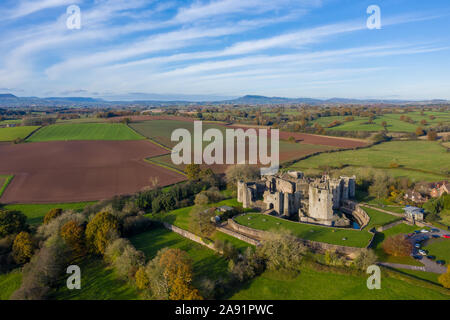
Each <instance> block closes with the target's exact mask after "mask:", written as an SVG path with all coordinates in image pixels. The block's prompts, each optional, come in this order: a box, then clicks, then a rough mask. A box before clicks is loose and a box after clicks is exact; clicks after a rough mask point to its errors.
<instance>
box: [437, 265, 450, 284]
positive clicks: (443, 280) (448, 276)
mask: <svg viewBox="0 0 450 320" xmlns="http://www.w3.org/2000/svg"><path fill="white" fill-rule="evenodd" d="M438 280H439V283H440V284H442V285H443V286H444V288H447V289H450V266H448V267H447V272H446V273H444V274H442V275H441V276H439V278H438Z"/></svg>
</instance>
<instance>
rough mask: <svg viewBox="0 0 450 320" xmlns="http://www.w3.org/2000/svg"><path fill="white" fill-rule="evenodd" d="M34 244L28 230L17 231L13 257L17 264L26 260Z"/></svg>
mask: <svg viewBox="0 0 450 320" xmlns="http://www.w3.org/2000/svg"><path fill="white" fill-rule="evenodd" d="M33 251H34V245H33V239H32V238H31V235H30V234H29V233H28V232H23V231H22V232H21V233H19V234H18V235H17V236H16V238H15V239H14V244H13V257H14V261H15V262H16V263H17V264H24V263H26V262H28V261H29V260H30V259H31V257H32V256H33Z"/></svg>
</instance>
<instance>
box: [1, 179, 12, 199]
mask: <svg viewBox="0 0 450 320" xmlns="http://www.w3.org/2000/svg"><path fill="white" fill-rule="evenodd" d="M12 179H13V176H7V175H0V197H1V196H2V194H3V192H5V190H6V188H7V187H8V185H9V184H10V183H11V181H12Z"/></svg>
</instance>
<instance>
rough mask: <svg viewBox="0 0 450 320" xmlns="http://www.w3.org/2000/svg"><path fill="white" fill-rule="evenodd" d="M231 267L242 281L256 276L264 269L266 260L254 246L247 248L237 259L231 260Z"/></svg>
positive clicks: (233, 272)
mask: <svg viewBox="0 0 450 320" xmlns="http://www.w3.org/2000/svg"><path fill="white" fill-rule="evenodd" d="M229 269H230V271H231V274H232V275H233V277H234V278H235V279H237V280H238V281H240V282H244V281H247V280H249V279H252V278H254V277H255V276H257V275H258V274H260V273H261V272H262V271H263V270H264V260H263V259H262V258H261V257H260V256H258V254H257V253H256V252H255V250H254V249H252V248H247V249H246V250H245V252H244V254H243V255H241V256H240V257H239V259H237V261H233V260H230V263H229Z"/></svg>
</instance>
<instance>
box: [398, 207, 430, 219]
mask: <svg viewBox="0 0 450 320" xmlns="http://www.w3.org/2000/svg"><path fill="white" fill-rule="evenodd" d="M403 210H404V211H405V219H406V220H407V221H410V222H412V223H415V222H416V221H423V219H424V215H425V214H424V210H423V209H421V208H417V207H413V206H406V207H405V208H404V209H403Z"/></svg>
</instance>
